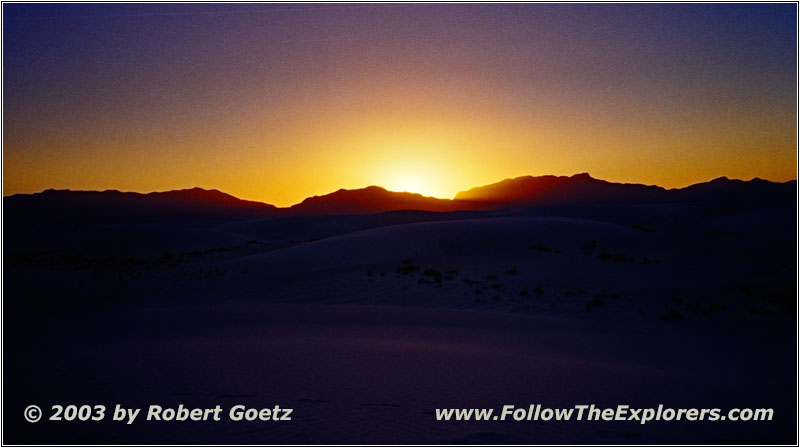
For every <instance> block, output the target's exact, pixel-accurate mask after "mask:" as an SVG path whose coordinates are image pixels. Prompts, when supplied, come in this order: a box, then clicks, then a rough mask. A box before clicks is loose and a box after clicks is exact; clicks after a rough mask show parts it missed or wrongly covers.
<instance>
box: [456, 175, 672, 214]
mask: <svg viewBox="0 0 800 448" xmlns="http://www.w3.org/2000/svg"><path fill="white" fill-rule="evenodd" d="M666 198H667V190H665V189H664V188H661V187H656V186H648V185H640V184H619V183H613V182H606V181H604V180H599V179H595V178H593V177H591V176H590V175H589V174H588V173H582V174H575V175H574V176H539V177H534V176H523V177H517V178H514V179H506V180H503V181H501V182H498V183H495V184H490V185H485V186H482V187H476V188H472V189H470V190H467V191H462V192H459V193H458V194H457V195H456V197H455V199H457V200H463V201H470V202H476V203H484V204H491V205H492V207H493V208H496V207H504V208H521V207H532V206H538V205H574V204H621V203H640V202H653V201H662V200H665V199H666Z"/></svg>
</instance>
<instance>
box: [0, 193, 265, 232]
mask: <svg viewBox="0 0 800 448" xmlns="http://www.w3.org/2000/svg"><path fill="white" fill-rule="evenodd" d="M3 206H4V208H5V211H6V212H7V215H6V216H8V217H10V218H11V219H10V220H9V222H10V223H12V224H20V225H25V224H27V223H39V224H64V223H66V224H80V223H83V222H93V223H96V222H100V223H125V222H148V221H154V222H155V221H191V220H214V219H221V220H222V219H239V218H255V217H267V216H275V215H276V214H277V210H278V209H277V208H276V207H275V206H274V205H270V204H265V203H262V202H256V201H245V200H242V199H238V198H236V197H234V196H231V195H229V194H227V193H223V192H221V191H218V190H205V189H202V188H191V189H186V190H173V191H164V192H155V193H146V194H143V193H128V192H120V191H117V190H106V191H72V190H45V191H43V192H41V193H35V194H17V195H13V196H8V197H5V198H3Z"/></svg>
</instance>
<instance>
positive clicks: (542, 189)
mask: <svg viewBox="0 0 800 448" xmlns="http://www.w3.org/2000/svg"><path fill="white" fill-rule="evenodd" d="M796 184H797V182H796V181H794V180H792V181H788V182H783V183H778V182H770V181H766V180H763V179H758V178H755V179H752V180H750V181H742V180H731V179H728V178H725V177H721V178H718V179H714V180H712V181H710V182H705V183H699V184H695V185H692V186H689V187H686V188H680V189H670V190H667V189H664V188H662V187H658V186H650V185H641V184H622V183H614V182H607V181H604V180H600V179H595V178H593V177H591V176H590V175H589V174H586V173H584V174H576V175H574V176H538V177H533V176H524V177H518V178H514V179H506V180H503V181H501V182H497V183H494V184H491V185H486V186H482V187H476V188H473V189H470V190H467V191H462V192H460V193H458V194H457V195H456V197H455V199H452V200H451V199H438V198H432V197H427V196H422V195H420V194H416V193H405V192H403V193H399V192H392V191H388V190H386V189H384V188H381V187H376V186H371V187H367V188H362V189H357V190H344V189H342V190H338V191H336V192H333V193H330V194H327V195H323V196H313V197H310V198H307V199H305V200H304V201H303V202H301V203H299V204H296V205H293V206H291V207H288V208H278V207H275V206H273V205H270V204H265V203H261V202H255V201H245V200H241V199H238V198H236V197H234V196H231V195H229V194H226V193H222V192H220V191H217V190H204V189H202V188H193V189H188V190H176V191H167V192H159V193H148V194H140V193H123V192H119V191H115V190H109V191H101V192H99V191H70V190H46V191H44V192H41V193H36V194H18V195H13V196H8V197H5V198H3V202H4V204H3V205H4V206H5V211H6V221H5V224H6V225H10V226H12V227H13V226H16V225H22V226H24V225H29V224H32V223H38V224H44V223H52V224H62V223H66V224H80V223H83V222H103V223H124V222H163V221H209V220H211V221H213V220H232V219H255V218H271V217H288V216H323V215H360V214H373V213H382V212H390V211H401V210H417V211H425V212H452V211H492V210H523V209H528V208H535V207H540V206H558V205H647V204H659V203H708V204H713V205H716V206H727V207H735V208H738V207H745V206H750V205H764V204H769V203H774V202H781V201H787V200H795V197H796Z"/></svg>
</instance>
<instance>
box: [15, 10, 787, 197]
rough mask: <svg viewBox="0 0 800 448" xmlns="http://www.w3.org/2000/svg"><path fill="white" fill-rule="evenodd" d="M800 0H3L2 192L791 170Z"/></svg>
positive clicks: (681, 179)
mask: <svg viewBox="0 0 800 448" xmlns="http://www.w3.org/2000/svg"><path fill="white" fill-rule="evenodd" d="M796 8H797V6H796V5H795V4H791V3H787V4H506V5H497V4H460V5H459V4H315V5H298V4H127V5H126V4H116V5H97V4H94V5H91V4H44V5H33V4H9V3H5V4H3V6H2V9H3V148H2V149H3V195H10V194H16V193H32V192H38V191H42V190H44V189H47V188H59V189H61V188H69V189H73V190H105V189H117V190H122V191H139V192H149V191H164V190H172V189H181V188H191V187H203V188H215V189H219V190H222V191H225V192H227V193H230V194H233V195H234V196H237V197H240V198H243V199H251V200H259V201H264V202H268V203H271V204H275V205H278V206H288V205H291V204H294V203H297V202H300V201H302V199H304V198H306V197H308V196H312V195H321V194H327V193H330V192H332V191H335V190H338V189H340V188H361V187H366V186H369V185H380V186H383V187H386V188H388V189H390V190H396V191H412V192H418V193H422V194H425V195H431V196H437V197H445V198H447V197H453V196H454V195H455V194H456V193H457V192H458V191H461V190H466V189H469V188H471V187H475V186H479V185H485V184H489V183H493V182H497V181H500V180H503V179H505V178H510V177H516V176H522V175H545V174H555V175H571V174H575V173H582V172H589V173H591V175H592V176H593V177H596V178H601V179H605V180H609V181H616V182H635V183H645V184H657V185H661V186H664V187H668V188H673V187H683V186H687V185H690V184H693V183H696V182H703V181H708V180H711V179H713V178H716V177H720V176H727V177H730V178H740V179H751V178H753V177H760V178H765V179H769V180H773V181H786V180H790V179H795V178H796V167H797V158H796V155H797V152H796V149H797V146H796V141H797V137H796V123H797V115H796V113H797V112H796V111H797V108H796V105H797V87H796V86H797V84H796V82H797V59H796V55H797V50H796V49H797V9H796Z"/></svg>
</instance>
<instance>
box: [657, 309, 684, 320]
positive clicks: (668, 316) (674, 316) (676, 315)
mask: <svg viewBox="0 0 800 448" xmlns="http://www.w3.org/2000/svg"><path fill="white" fill-rule="evenodd" d="M659 319H661V320H663V321H664V322H672V321H676V320H681V319H683V314H681V312H680V311H676V310H674V309H672V308H670V309H668V310H667V311H665V312H664V314H662V315H661V317H660V318H659Z"/></svg>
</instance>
